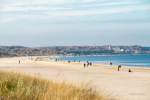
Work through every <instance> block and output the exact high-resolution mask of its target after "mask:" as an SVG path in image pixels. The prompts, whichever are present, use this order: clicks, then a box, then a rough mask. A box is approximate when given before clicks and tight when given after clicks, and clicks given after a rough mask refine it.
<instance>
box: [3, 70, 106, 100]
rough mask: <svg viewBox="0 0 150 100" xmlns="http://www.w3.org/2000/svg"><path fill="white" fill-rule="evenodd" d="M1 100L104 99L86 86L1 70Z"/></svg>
mask: <svg viewBox="0 0 150 100" xmlns="http://www.w3.org/2000/svg"><path fill="white" fill-rule="evenodd" d="M0 100H104V98H103V96H100V95H99V94H98V93H97V92H96V91H93V90H92V89H88V88H85V87H84V86H79V87H76V86H73V85H69V84H66V83H57V82H53V81H47V80H42V79H39V78H34V77H29V76H24V75H20V74H16V73H9V72H0Z"/></svg>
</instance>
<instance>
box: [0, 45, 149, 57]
mask: <svg viewBox="0 0 150 100" xmlns="http://www.w3.org/2000/svg"><path fill="white" fill-rule="evenodd" d="M102 54H150V47H144V46H138V45H135V46H111V45H104V46H51V47H24V46H0V57H13V56H50V55H102Z"/></svg>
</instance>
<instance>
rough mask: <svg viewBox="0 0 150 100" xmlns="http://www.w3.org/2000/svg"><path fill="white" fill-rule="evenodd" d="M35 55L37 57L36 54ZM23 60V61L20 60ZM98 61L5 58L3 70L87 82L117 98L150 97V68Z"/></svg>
mask: <svg viewBox="0 0 150 100" xmlns="http://www.w3.org/2000/svg"><path fill="white" fill-rule="evenodd" d="M34 58H35V57H34ZM19 60H20V62H21V63H20V64H18V61H19ZM128 69H129V67H125V66H123V67H122V69H121V71H120V72H118V71H117V66H110V65H104V64H94V65H93V66H91V67H89V68H84V67H83V63H82V62H81V63H67V62H54V61H49V60H47V59H46V58H43V59H42V61H41V59H40V61H39V60H37V61H35V59H33V60H31V59H29V58H28V57H15V58H1V59H0V70H1V71H9V72H17V73H21V74H27V75H32V76H36V77H40V78H44V79H48V80H54V81H58V82H66V83H73V84H75V85H82V84H85V85H87V86H88V87H91V88H93V89H95V90H96V91H99V92H100V93H103V94H104V95H106V96H110V97H112V98H114V99H115V100H150V95H149V94H150V69H148V68H133V67H132V68H131V70H132V71H133V72H131V73H129V72H128Z"/></svg>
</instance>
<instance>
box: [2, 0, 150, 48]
mask: <svg viewBox="0 0 150 100" xmlns="http://www.w3.org/2000/svg"><path fill="white" fill-rule="evenodd" d="M149 25H150V2H149V1H148V0H0V31H1V33H0V42H2V40H5V42H6V43H8V42H9V44H11V42H12V43H16V42H13V41H16V40H20V41H23V42H22V44H23V43H26V41H28V42H30V43H32V42H33V43H32V44H40V42H39V41H38V39H37V38H35V39H34V41H32V40H33V37H36V36H37V34H38V35H39V34H40V38H41V41H46V42H43V43H41V44H45V45H48V44H52V45H57V43H60V42H62V43H63V44H64V45H65V44H67V43H69V41H71V43H73V44H76V43H77V42H78V43H81V44H86V43H87V44H92V43H93V44H94V43H95V44H96V43H103V44H107V41H109V43H110V42H112V43H117V42H118V41H117V40H116V41H115V42H113V41H114V38H115V37H116V36H117V37H118V38H119V39H120V40H119V41H121V40H122V42H121V43H126V42H128V43H129V42H130V40H129V41H126V40H124V37H122V36H127V37H134V36H135V38H132V39H133V40H132V42H133V41H138V40H139V39H140V36H141V35H139V34H144V36H145V39H144V41H145V43H149V42H147V41H149V39H148V38H147V37H149V34H148V33H150V29H149V27H148V26H149ZM10 34H11V36H14V38H13V39H11V41H8V39H7V37H10ZM43 34H44V35H43ZM146 34H147V35H146ZM58 35H59V36H60V37H59V38H60V39H58V40H57V39H56V37H58ZM3 36H5V37H3ZM144 36H143V37H144ZM79 37H82V39H79ZM84 37H85V38H84ZM91 37H92V40H94V41H95V42H90V41H92V40H90V38H91ZM52 41H53V42H52ZM88 41H89V42H88ZM18 43H19V42H18ZM133 44H134V43H133Z"/></svg>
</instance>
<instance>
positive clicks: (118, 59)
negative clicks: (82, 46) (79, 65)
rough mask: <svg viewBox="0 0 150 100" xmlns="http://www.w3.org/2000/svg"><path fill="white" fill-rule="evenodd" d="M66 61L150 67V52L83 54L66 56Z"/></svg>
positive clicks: (64, 58)
mask: <svg viewBox="0 0 150 100" xmlns="http://www.w3.org/2000/svg"><path fill="white" fill-rule="evenodd" d="M62 59H63V60H65V61H75V62H76V61H81V62H86V61H90V62H93V63H104V64H109V63H110V62H112V63H113V64H115V65H125V66H137V67H138V66H140V67H142V66H143V67H150V54H136V55H135V54H134V55H133V54H126V55H125V54H122V55H88V56H86V55H83V56H64V57H63V58H62Z"/></svg>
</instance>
